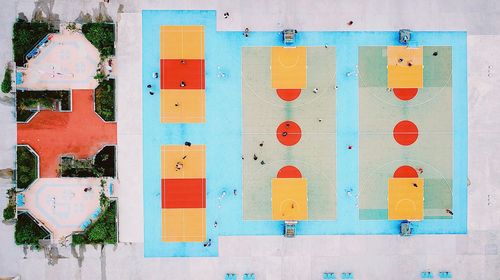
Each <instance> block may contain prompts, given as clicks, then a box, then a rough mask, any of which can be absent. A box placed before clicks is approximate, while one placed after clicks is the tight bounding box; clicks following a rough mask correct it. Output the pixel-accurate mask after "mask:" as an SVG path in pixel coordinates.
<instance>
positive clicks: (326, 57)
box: [242, 47, 336, 220]
mask: <svg viewBox="0 0 500 280" xmlns="http://www.w3.org/2000/svg"><path fill="white" fill-rule="evenodd" d="M242 91H243V92H242V99H243V100H242V103H243V120H242V121H243V132H242V133H243V135H242V141H243V157H242V162H243V218H244V219H245V220H334V219H335V214H336V194H335V140H336V134H335V125H336V123H335V122H336V121H335V48H324V47H243V48H242Z"/></svg>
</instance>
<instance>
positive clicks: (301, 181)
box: [272, 178, 308, 221]
mask: <svg viewBox="0 0 500 280" xmlns="http://www.w3.org/2000/svg"><path fill="white" fill-rule="evenodd" d="M272 210H273V215H272V216H273V220H280V221H284V220H295V221H299V220H307V219H308V211H307V179H305V178H274V179H272Z"/></svg>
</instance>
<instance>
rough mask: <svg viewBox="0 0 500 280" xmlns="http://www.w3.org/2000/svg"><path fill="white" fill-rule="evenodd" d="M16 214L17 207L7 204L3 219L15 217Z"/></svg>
mask: <svg viewBox="0 0 500 280" xmlns="http://www.w3.org/2000/svg"><path fill="white" fill-rule="evenodd" d="M15 216H16V207H15V206H13V205H7V207H5V209H3V219H4V220H10V219H14V217H15Z"/></svg>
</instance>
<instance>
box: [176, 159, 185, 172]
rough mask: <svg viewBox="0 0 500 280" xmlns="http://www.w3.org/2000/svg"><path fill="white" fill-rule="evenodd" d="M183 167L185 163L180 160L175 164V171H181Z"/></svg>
mask: <svg viewBox="0 0 500 280" xmlns="http://www.w3.org/2000/svg"><path fill="white" fill-rule="evenodd" d="M183 167H184V164H182V162H180V161H178V162H177V163H176V164H175V171H179V170H181V169H182V168H183Z"/></svg>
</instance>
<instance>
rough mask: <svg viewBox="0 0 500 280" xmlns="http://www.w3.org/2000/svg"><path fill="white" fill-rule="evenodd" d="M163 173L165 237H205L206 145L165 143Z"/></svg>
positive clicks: (169, 239)
mask: <svg viewBox="0 0 500 280" xmlns="http://www.w3.org/2000/svg"><path fill="white" fill-rule="evenodd" d="M161 177H162V179H161V198H162V199H161V204H162V209H161V212H162V213H161V216H162V218H161V223H162V238H161V239H162V241H164V242H203V241H205V239H206V211H205V210H206V175H205V146H204V145H192V146H185V145H165V146H162V148H161Z"/></svg>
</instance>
